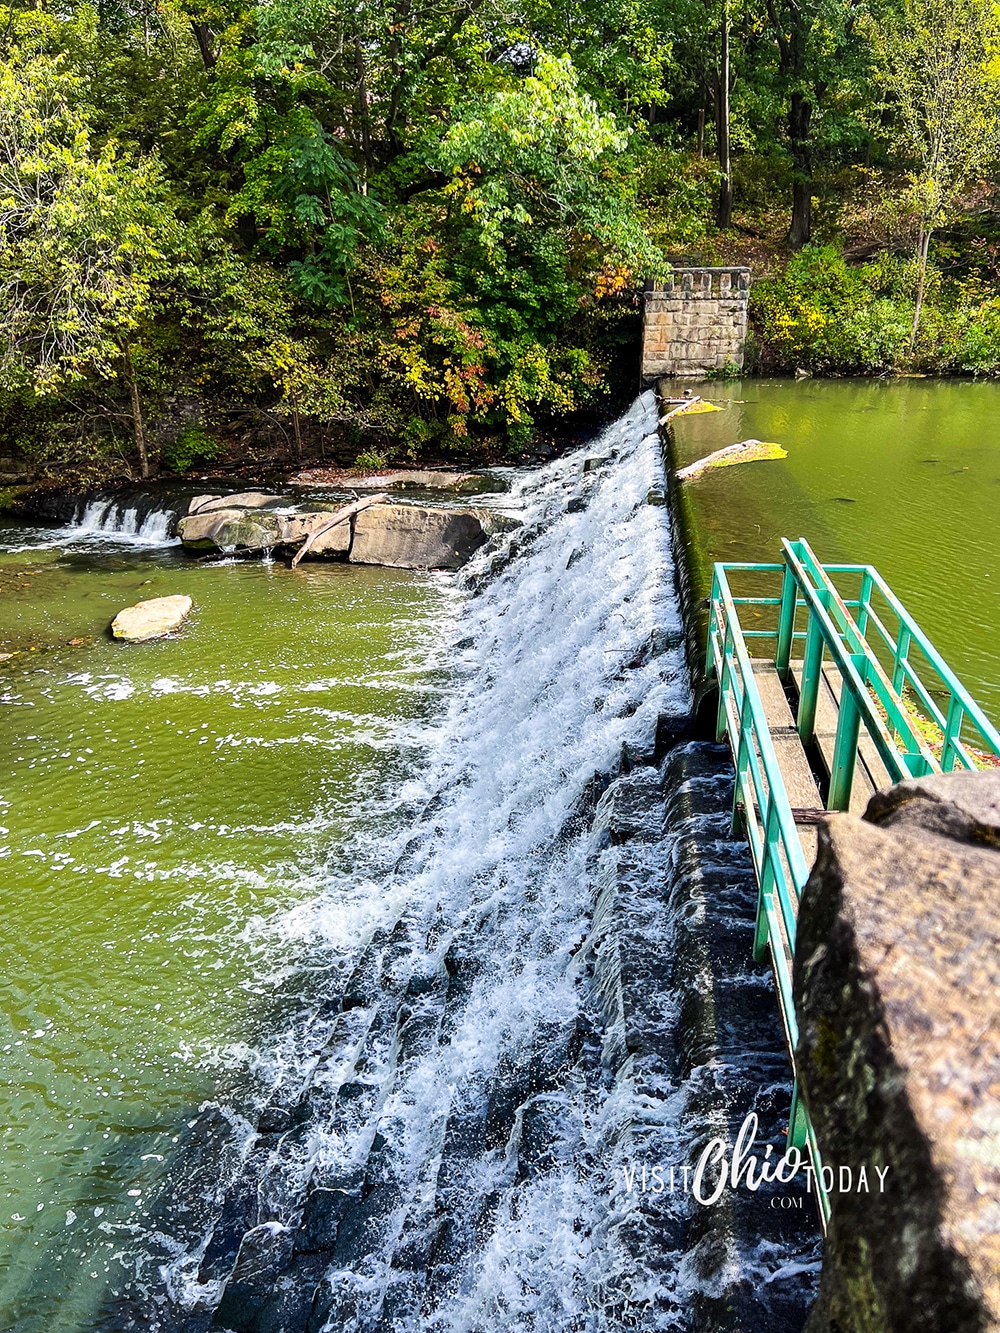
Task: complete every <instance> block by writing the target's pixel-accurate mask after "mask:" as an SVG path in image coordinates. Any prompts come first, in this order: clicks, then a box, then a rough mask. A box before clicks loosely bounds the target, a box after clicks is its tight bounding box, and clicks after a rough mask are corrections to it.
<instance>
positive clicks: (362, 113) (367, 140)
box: [354, 37, 372, 194]
mask: <svg viewBox="0 0 1000 1333" xmlns="http://www.w3.org/2000/svg"><path fill="white" fill-rule="evenodd" d="M354 68H355V70H356V72H357V76H358V121H359V124H360V126H361V152H362V153H363V155H364V159H365V174H364V181H363V183H362V184H363V189H362V191H361V193H362V194H367V193H368V177H369V176H370V175H371V171H372V128H371V127H372V119H371V106H370V104H369V101H368V73H367V70H366V68H365V55H364V51H362V49H361V39H360V38H357V37H356V38H355V39H354Z"/></svg>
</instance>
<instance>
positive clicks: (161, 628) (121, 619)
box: [111, 597, 192, 643]
mask: <svg viewBox="0 0 1000 1333" xmlns="http://www.w3.org/2000/svg"><path fill="white" fill-rule="evenodd" d="M191 606H192V602H191V598H190V597H152V598H150V600H149V601H148V602H136V604H135V606H127V607H126V608H125V610H124V611H119V612H118V614H117V615H116V616H115V618H114V620H112V622H111V633H112V634H113V635H114V636H115V638H116V639H121V640H123V642H125V643H143V642H144V641H145V640H146V639H158V638H160V637H161V636H162V635H164V634H169V633H170V631H171V630H172V629H176V628H177V626H178V625H179V624H180V623H181V622H182V621H183V620H185V619H186V618H187V616H188V615H189V614H190V611H191Z"/></svg>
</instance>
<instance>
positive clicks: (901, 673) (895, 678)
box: [892, 620, 913, 698]
mask: <svg viewBox="0 0 1000 1333" xmlns="http://www.w3.org/2000/svg"><path fill="white" fill-rule="evenodd" d="M912 638H913V635H912V634H911V633H910V631H909V629H908V628H907V626H906V624H905V622H904V621H902V620H901V621H900V622H899V633H898V634H897V635H896V651H895V652H894V653H893V655H892V688H893V689H894V690H895V691H896V693H897V694H898V695H899V696H900V697H901V698H902V694H903V681H904V680H905V679H906V661H907V655H908V654H909V651H910V641H911V640H912Z"/></svg>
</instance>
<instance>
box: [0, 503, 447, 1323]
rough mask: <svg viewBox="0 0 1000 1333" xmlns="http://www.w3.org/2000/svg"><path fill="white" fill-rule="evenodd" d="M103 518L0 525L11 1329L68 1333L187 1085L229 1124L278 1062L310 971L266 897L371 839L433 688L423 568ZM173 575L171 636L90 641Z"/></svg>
mask: <svg viewBox="0 0 1000 1333" xmlns="http://www.w3.org/2000/svg"><path fill="white" fill-rule="evenodd" d="M128 526H129V525H128V524H126V525H125V527H126V531H125V532H124V533H120V534H119V535H118V537H115V536H111V537H109V536H108V535H107V534H101V533H98V532H90V533H88V532H86V531H85V530H84V531H80V530H77V531H73V532H63V533H59V532H54V531H53V530H51V529H28V528H25V527H22V526H14V525H8V526H7V527H6V528H0V652H4V651H6V652H10V651H12V650H17V653H16V655H15V656H14V657H13V658H11V660H9V661H8V662H6V663H3V664H0V873H2V875H3V884H4V888H3V906H4V911H3V918H2V927H0V929H2V932H3V937H4V946H3V955H4V975H3V980H2V985H0V997H2V1023H3V1035H2V1037H0V1060H2V1083H0V1136H2V1137H0V1146H2V1151H0V1327H2V1328H5V1329H6V1328H11V1329H14V1328H16V1329H17V1330H18V1331H19V1333H33V1331H34V1330H39V1331H41V1330H43V1329H44V1330H45V1331H46V1333H52V1330H53V1329H56V1328H59V1329H62V1328H65V1329H80V1328H85V1327H87V1326H88V1320H89V1313H88V1312H89V1311H90V1310H91V1309H92V1307H93V1305H94V1303H95V1302H96V1300H97V1299H98V1297H99V1296H100V1295H101V1294H102V1293H103V1291H104V1290H105V1287H106V1285H108V1284H111V1285H114V1284H116V1283H120V1282H121V1280H122V1278H123V1274H124V1275H127V1273H128V1272H129V1271H131V1270H132V1269H133V1268H134V1261H135V1254H136V1252H137V1250H138V1249H140V1248H141V1247H142V1245H143V1243H144V1242H143V1239H142V1228H143V1225H144V1224H143V1222H142V1218H143V1214H144V1210H145V1200H146V1199H147V1198H148V1195H149V1192H150V1190H151V1188H153V1187H154V1185H155V1183H156V1181H157V1179H158V1177H159V1175H160V1174H161V1172H162V1170H163V1169H164V1168H165V1165H166V1164H168V1163H169V1160H170V1155H171V1151H172V1148H173V1146H174V1144H175V1143H176V1142H177V1139H178V1135H179V1133H180V1131H181V1130H182V1128H183V1126H184V1124H185V1122H186V1120H187V1119H188V1118H189V1117H190V1116H191V1115H192V1114H193V1113H194V1111H195V1110H196V1109H197V1107H198V1106H199V1105H200V1104H201V1103H202V1102H204V1101H205V1099H208V1098H215V1099H218V1100H219V1101H220V1102H221V1103H222V1104H224V1105H225V1106H226V1107H227V1108H228V1111H227V1113H228V1114H230V1115H232V1116H234V1117H239V1116H240V1115H245V1114H252V1108H253V1107H254V1105H256V1104H257V1103H259V1101H260V1100H261V1099H262V1098H264V1097H265V1096H266V1095H267V1093H268V1091H269V1089H270V1088H272V1086H273V1085H274V1083H275V1082H276V1081H277V1080H280V1079H281V1078H282V1077H283V1076H284V1071H285V1066H286V1064H287V1063H288V1061H292V1060H295V1059H297V1053H296V1052H295V1051H294V1049H293V1047H294V1021H295V1015H296V1014H297V1013H298V1011H299V1009H300V1008H301V1004H302V993H303V990H304V988H305V987H306V984H307V982H308V979H309V976H310V975H311V973H312V972H313V971H315V969H316V968H317V967H318V966H321V965H322V961H323V960H322V956H321V955H318V954H317V952H316V948H315V944H314V941H311V940H307V935H308V932H307V931H306V930H305V929H303V928H302V927H301V923H300V922H299V921H298V918H297V917H296V914H295V910H294V909H295V907H296V905H297V904H299V905H301V904H304V903H308V902H310V901H311V900H312V899H314V898H315V897H316V895H317V894H318V893H319V892H320V890H321V887H322V886H325V885H327V884H328V883H329V881H330V877H331V875H332V874H333V873H334V872H335V871H338V870H339V871H341V872H342V871H343V870H344V865H343V861H344V857H345V855H346V852H345V849H346V848H347V847H348V846H351V847H353V848H354V849H355V851H354V852H352V853H351V855H352V856H353V855H355V854H356V849H357V847H358V845H359V842H358V839H359V836H360V835H361V834H362V833H363V831H364V830H366V829H367V830H370V831H373V832H379V831H383V830H385V829H386V828H387V826H388V821H390V820H391V814H390V813H389V812H390V811H391V810H392V809H393V808H394V806H395V804H396V802H395V792H396V790H397V787H398V784H399V782H400V781H401V780H402V779H403V778H405V777H406V775H407V774H408V773H409V772H410V771H411V769H412V767H413V765H414V763H415V762H417V761H418V760H419V759H420V757H421V755H422V753H423V746H424V744H425V739H426V737H425V727H426V722H427V720H428V719H429V718H431V717H433V716H434V715H435V714H436V712H437V710H438V708H439V705H440V698H441V692H442V689H444V687H445V684H446V674H445V672H444V671H443V663H442V660H441V656H440V650H441V644H442V641H443V634H444V631H445V630H446V627H447V626H448V624H449V623H450V621H451V618H452V617H453V615H454V612H455V608H456V600H455V599H456V594H455V591H454V589H453V587H452V584H451V582H450V581H449V580H448V579H447V578H444V577H439V576H436V575H412V574H408V573H404V572H401V571H392V570H375V569H366V568H354V567H347V566H332V565H331V566H327V565H324V566H318V565H317V566H305V567H304V568H302V569H300V570H298V571H296V572H295V574H292V573H290V571H288V570H287V569H286V568H285V567H284V566H282V565H266V564H261V563H247V564H237V563H225V562H217V563H214V564H211V563H210V564H195V563H193V562H191V561H189V560H185V559H183V557H180V556H179V555H177V554H176V553H174V552H173V551H172V550H171V549H170V548H169V547H167V546H165V545H164V544H163V543H162V541H160V542H158V541H157V535H156V534H155V533H154V534H152V537H151V536H150V534H149V533H147V534H146V535H145V536H144V537H142V536H140V537H139V539H138V541H137V540H136V534H134V533H129V532H128V531H127V528H128ZM132 526H134V525H132ZM162 536H163V534H161V537H162ZM175 592H182V593H189V594H190V595H191V596H192V597H193V598H194V602H195V608H196V609H195V612H194V614H193V617H192V619H191V621H190V623H189V624H188V625H187V626H186V627H185V628H184V630H183V632H182V633H181V634H179V635H178V636H176V637H175V638H172V639H167V640H163V641H160V642H156V643H150V644H145V645H139V646H122V645H119V644H115V643H113V642H111V641H110V640H109V639H108V638H107V637H106V633H105V631H106V628H107V625H108V622H109V621H110V619H111V617H112V616H113V615H114V613H115V612H116V611H117V610H118V609H119V608H120V607H122V606H125V605H128V604H130V603H131V602H134V601H136V600H139V599H140V598H143V597H149V596H156V595H164V594H166V593H175ZM73 640H76V641H77V642H76V644H75V645H74V644H73V643H72V642H71V641H73ZM376 843H377V839H374V840H373V842H372V845H375V844H376ZM351 868H352V870H357V871H358V872H359V873H363V867H360V866H357V867H355V866H352V867H351ZM366 918H367V914H366V909H365V906H364V905H363V904H360V905H358V906H357V908H356V910H353V911H348V912H346V913H345V914H343V915H342V917H341V920H340V929H342V930H343V931H344V932H346V933H348V934H350V935H352V936H353V937H354V938H363V936H364V932H365V930H366V929H368V928H370V922H369V921H368V920H367V919H366Z"/></svg>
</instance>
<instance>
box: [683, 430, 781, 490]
mask: <svg viewBox="0 0 1000 1333" xmlns="http://www.w3.org/2000/svg"><path fill="white" fill-rule="evenodd" d="M787 457H788V455H787V453H786V452H785V450H784V449H782V448H781V446H780V445H778V444H770V443H768V442H767V441H765V440H740V441H739V443H738V444H727V445H726V447H725V449H716V451H715V453H713V454H707V455H706V456H705V457H704V458H699V459H698V460H697V462H694V463H689V464H688V466H687V467H682V468H678V469H677V472H676V474H675V475H676V477H677V480H678V481H690V480H691V478H692V477H697V476H699V475H700V474H701V473H702V472H707V471H708V470H709V469H710V468H716V467H732V466H733V465H734V464H735V463H755V462H757V461H759V460H763V459H766V458H787Z"/></svg>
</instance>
